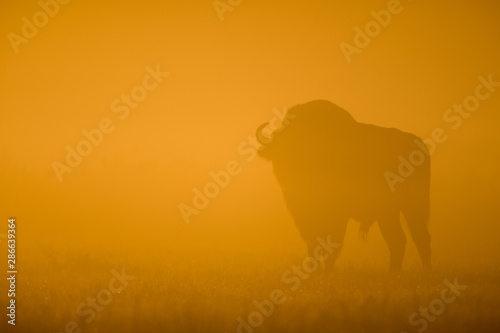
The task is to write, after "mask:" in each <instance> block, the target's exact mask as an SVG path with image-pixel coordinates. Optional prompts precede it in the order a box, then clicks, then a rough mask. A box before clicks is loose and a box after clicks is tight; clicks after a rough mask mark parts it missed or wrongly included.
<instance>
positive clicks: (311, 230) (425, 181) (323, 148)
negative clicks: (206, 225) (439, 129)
mask: <svg viewBox="0 0 500 333" xmlns="http://www.w3.org/2000/svg"><path fill="white" fill-rule="evenodd" d="M285 119H286V121H285V122H284V124H283V126H282V127H281V128H279V129H276V130H274V132H271V131H270V130H269V129H268V128H267V123H266V124H262V125H261V126H260V127H259V128H258V130H257V138H258V140H259V142H260V143H261V144H262V147H261V148H260V150H259V155H260V156H261V157H263V158H264V159H267V160H269V161H271V162H272V164H273V167H274V172H275V175H276V178H277V180H278V182H279V184H280V187H281V189H282V192H283V196H284V198H285V201H286V203H287V206H288V209H289V211H290V212H291V214H292V215H293V218H294V220H295V224H296V226H297V228H298V230H299V232H300V235H301V236H302V238H303V240H304V241H305V242H306V244H307V247H308V252H309V255H311V256H312V255H313V251H314V249H315V247H316V246H317V238H318V237H322V238H323V239H324V238H325V237H327V236H328V235H330V236H331V239H332V242H336V243H340V244H341V243H342V241H343V238H344V234H345V230H346V226H347V222H348V220H349V219H354V220H356V221H358V222H360V233H361V234H364V235H366V234H367V232H368V230H369V228H370V227H371V225H372V224H373V223H374V222H375V221H377V222H378V224H379V228H380V231H381V233H382V235H383V237H384V239H385V241H386V242H387V244H388V246H389V251H390V267H391V269H393V270H400V269H401V265H402V262H403V256H404V252H405V246H406V236H405V234H404V232H403V229H402V226H401V221H400V213H401V212H402V213H403V215H404V217H405V219H406V221H407V224H408V227H409V230H410V232H411V236H412V238H413V240H414V242H415V244H416V246H417V249H418V251H419V254H420V257H421V259H422V262H423V264H424V266H430V261H431V259H430V257H431V249H430V234H429V231H428V219H429V186H430V159H429V158H428V156H429V154H428V151H427V154H426V156H425V161H423V162H422V164H421V165H419V166H418V167H415V170H414V172H413V173H412V174H411V175H409V176H408V177H407V178H405V179H403V181H401V182H400V183H398V184H397V186H396V187H395V190H394V188H392V189H391V187H390V186H389V185H388V182H387V179H386V177H385V176H384V175H385V173H386V172H387V171H393V172H397V171H396V170H398V167H399V163H400V159H399V157H400V156H403V157H407V156H409V155H410V154H411V153H412V152H413V151H415V150H416V149H419V148H417V145H416V143H421V145H419V146H420V149H424V150H426V148H425V145H424V144H423V143H422V141H421V140H420V139H419V138H417V137H416V136H415V135H413V134H410V133H405V132H402V131H400V130H397V129H394V128H383V127H378V126H374V125H368V124H362V123H359V122H357V121H356V120H354V118H353V117H352V116H351V115H350V114H349V113H348V112H347V111H345V110H343V109H342V108H340V107H338V106H337V105H335V104H333V103H331V102H328V101H324V100H317V101H312V102H308V103H305V104H300V105H297V106H294V107H292V108H291V109H289V110H288V113H287V117H285ZM422 155H423V154H422ZM334 261H335V260H334V259H332V260H330V259H328V260H327V261H326V262H325V265H326V267H327V268H329V267H328V266H333V263H334Z"/></svg>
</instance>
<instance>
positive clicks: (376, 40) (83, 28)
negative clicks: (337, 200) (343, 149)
mask: <svg viewBox="0 0 500 333" xmlns="http://www.w3.org/2000/svg"><path fill="white" fill-rule="evenodd" d="M401 6H402V7H403V10H402V11H401V12H400V13H399V14H397V15H393V16H392V18H391V22H390V23H389V24H388V25H387V27H382V29H381V32H380V34H379V35H377V36H375V37H373V38H372V40H371V42H370V44H369V45H368V46H367V47H366V48H363V49H361V52H360V53H359V54H353V55H352V61H351V62H350V63H348V62H347V61H346V58H345V56H344V54H343V53H342V51H341V48H340V47H339V45H340V43H342V42H346V43H349V44H354V37H355V34H356V33H355V31H354V28H355V27H360V28H361V29H364V27H365V25H366V23H368V22H369V21H372V20H373V17H372V15H371V14H370V11H372V10H374V11H380V10H382V9H386V8H387V2H386V1H378V0H377V1H364V2H360V3H355V4H352V3H348V2H326V1H310V2H307V3H305V2H303V1H274V2H272V3H269V2H268V1H250V0H248V1H243V2H242V3H241V4H240V5H238V6H235V7H234V8H233V11H227V12H225V13H224V20H223V21H221V20H220V18H219V16H218V14H217V12H216V10H215V9H214V6H213V4H212V1H184V0H183V1H181V0H176V1H144V2H138V1H132V2H126V3H124V2H121V1H120V2H117V1H115V2H106V3H103V2H101V1H85V2H81V1H72V2H70V3H69V4H66V5H60V8H59V12H58V13H57V14H56V15H55V16H54V17H51V18H50V20H49V22H48V24H47V25H46V26H44V27H42V28H39V32H38V34H37V35H36V36H35V37H33V38H31V39H29V41H28V43H26V44H21V45H19V52H18V53H16V52H15V51H14V49H13V47H12V45H11V42H10V41H9V39H8V38H6V37H5V36H7V34H8V33H9V32H14V33H16V34H21V28H22V25H23V21H22V20H21V18H22V17H23V16H26V17H28V18H29V19H30V20H32V16H33V14H34V13H36V12H37V11H39V10H40V6H39V4H38V3H37V2H36V1H23V2H21V3H19V2H4V1H3V2H0V31H1V33H2V35H3V36H4V38H2V41H1V43H0V57H1V62H0V73H1V75H0V87H1V91H2V98H0V110H1V111H0V115H1V118H0V133H1V134H0V135H1V136H2V139H1V140H0V154H1V155H0V156H1V163H0V170H1V172H0V181H1V183H0V185H1V192H0V216H2V218H4V219H5V220H7V218H8V217H11V216H14V217H16V218H17V220H18V238H19V243H20V245H19V246H20V249H22V251H26V252H25V253H26V254H29V253H30V252H36V251H40V249H41V248H52V247H53V248H59V247H62V248H76V249H82V250H84V251H91V250H93V249H105V250H109V251H116V252H120V251H127V250H130V251H135V250H136V249H141V250H145V251H147V250H155V251H164V252H172V253H186V251H188V252H190V251H193V252H195V253H196V252H200V253H206V252H211V251H215V252H216V253H217V252H220V253H230V254H232V253H238V252H243V253H244V252H259V253H270V252H277V253H305V246H304V245H303V244H302V241H301V240H300V237H299V235H298V232H297V231H296V229H295V226H294V223H293V220H292V218H291V216H290V215H289V214H288V212H287V210H286V207H285V203H284V200H283V199H282V197H281V192H280V189H279V187H278V184H277V182H276V180H275V179H274V175H273V172H272V167H271V165H270V164H269V163H267V162H266V161H263V160H261V159H259V158H256V159H255V160H253V161H250V162H248V161H246V159H245V158H246V157H247V155H242V154H240V153H239V152H238V146H239V145H240V144H242V143H243V142H245V141H247V140H248V137H249V136H252V135H254V133H255V130H256V128H257V127H258V126H259V125H260V124H261V123H263V122H267V121H269V120H270V119H271V118H272V117H273V115H274V113H273V110H276V109H277V110H282V109H283V108H284V107H291V106H293V105H295V104H299V103H304V102H307V101H311V100H314V99H327V100H330V101H332V102H333V103H335V104H337V105H339V106H341V107H342V108H344V109H346V110H347V111H348V112H350V113H351V114H352V115H353V117H354V118H355V119H356V120H357V121H359V122H363V123H371V124H375V125H378V126H383V127H395V128H398V129H401V130H403V131H406V132H411V133H414V134H416V135H417V136H419V137H421V138H430V137H431V133H432V131H433V130H434V129H435V128H443V130H444V131H445V133H446V134H447V135H448V139H447V141H446V142H444V143H442V144H438V145H437V147H436V151H435V152H434V154H433V156H432V160H431V161H432V162H431V163H432V181H431V220H430V230H431V235H432V246H433V250H434V258H437V261H438V262H439V260H449V259H450V258H453V259H455V260H457V261H460V260H466V258H467V257H466V256H465V255H469V258H470V260H475V259H477V258H479V257H480V256H491V257H497V256H498V254H499V250H500V249H499V246H498V235H499V232H500V208H499V207H500V206H499V205H498V204H499V198H500V190H499V189H500V186H499V185H500V179H499V176H498V172H497V170H499V167H500V149H499V145H498V142H499V138H500V135H499V133H500V132H499V131H498V128H497V127H498V124H499V120H500V114H499V112H498V111H499V107H500V88H497V91H495V92H493V93H492V94H491V97H490V98H488V99H486V100H485V101H481V103H480V106H479V108H478V109H477V110H476V111H475V112H474V113H472V114H471V116H470V117H469V118H467V119H464V120H463V123H462V125H461V126H460V127H459V128H458V129H456V130H453V129H452V128H451V126H450V125H451V124H450V123H446V122H445V121H444V120H443V114H444V113H445V111H446V110H447V109H448V108H450V107H452V106H453V104H455V103H462V102H463V100H464V98H466V97H467V96H469V95H472V94H474V92H475V88H476V86H477V85H478V84H479V81H478V77H479V76H483V77H485V78H487V77H488V75H490V74H491V75H492V77H493V80H494V81H496V82H498V81H500V63H499V61H498V59H500V47H499V44H498V41H499V37H500V21H499V20H498V14H499V13H500V5H499V4H498V3H497V2H495V1H491V0H490V1H486V0H482V1H474V2H473V1H441V2H439V3H434V2H430V1H421V0H420V1H412V2H409V1H402V2H401ZM157 65H158V66H159V67H160V68H161V70H162V71H165V72H169V73H170V75H169V76H168V77H166V78H165V79H164V80H163V82H161V83H160V84H159V85H158V87H157V88H155V89H153V90H152V91H149V92H148V96H147V98H146V99H145V100H144V101H142V102H140V103H139V105H138V107H137V108H136V109H133V110H131V111H130V115H129V116H128V117H127V118H126V119H124V120H120V118H119V114H117V113H114V112H113V111H112V109H111V104H112V102H113V101H114V100H116V99H117V98H120V96H121V95H122V94H130V92H131V89H132V88H134V87H135V86H137V85H139V84H141V83H142V80H143V78H144V76H145V75H146V74H147V71H146V67H147V66H150V67H152V68H155V67H156V66H157ZM103 118H109V119H111V120H112V121H113V123H114V125H115V126H116V128H115V130H114V131H113V132H112V133H109V134H105V135H104V138H103V141H102V143H101V144H100V145H98V146H97V147H94V149H93V151H92V153H90V154H89V155H88V156H86V157H84V158H83V161H82V163H81V164H80V165H79V166H78V167H76V168H74V170H73V172H71V173H65V174H64V175H63V181H62V182H59V180H58V178H57V176H56V173H55V172H54V170H53V167H52V163H53V162H54V161H57V162H59V163H65V158H66V149H65V147H66V146H68V145H69V146H70V147H73V148H75V147H76V146H77V144H78V143H79V142H80V141H81V140H83V139H85V137H84V135H83V134H82V130H84V129H85V130H91V129H94V128H97V127H98V126H99V122H100V121H101V120H102V119H103ZM231 160H237V161H238V162H239V163H240V166H241V169H242V171H241V173H240V174H239V175H237V176H234V177H232V178H231V182H230V184H229V185H228V186H227V188H224V189H222V190H221V191H220V194H219V195H218V196H217V197H215V198H213V199H210V203H209V205H208V206H207V208H205V209H202V210H201V211H200V214H199V215H196V216H192V218H191V223H190V224H186V223H185V221H184V219H183V218H182V215H181V213H180V212H179V204H181V203H185V204H188V205H191V206H192V200H193V195H194V194H193V188H198V189H202V188H203V186H204V185H205V184H206V183H207V182H210V181H212V180H211V178H210V176H209V173H210V172H211V171H214V172H217V171H220V170H223V169H225V168H226V165H227V163H228V162H229V161H231ZM367 167H369V166H367ZM5 222H6V221H5ZM6 230H7V223H5V225H4V226H3V227H2V228H1V229H0V232H3V233H5V232H6ZM408 243H409V245H408V249H409V251H410V257H409V258H410V259H408V258H407V259H405V264H408V263H411V264H419V262H417V260H418V259H417V258H416V255H415V252H416V251H415V250H414V249H413V247H414V245H413V243H412V242H408ZM384 251H386V252H384ZM412 251H413V256H412V255H411V253H412ZM21 253H22V252H21ZM360 253H362V254H363V255H362V256H359V254H360ZM343 257H344V259H345V260H347V259H348V260H358V261H363V260H371V259H373V260H380V261H384V260H388V256H387V249H386V245H385V244H384V243H383V241H382V239H381V236H380V234H379V232H378V228H377V227H376V226H374V227H373V228H372V230H371V231H370V234H369V236H368V244H363V243H362V242H361V241H359V240H357V226H356V224H355V223H352V224H351V225H350V228H349V230H348V235H347V239H346V247H345V248H344V252H343Z"/></svg>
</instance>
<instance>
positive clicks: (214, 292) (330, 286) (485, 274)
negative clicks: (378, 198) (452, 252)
mask: <svg viewBox="0 0 500 333" xmlns="http://www.w3.org/2000/svg"><path fill="white" fill-rule="evenodd" d="M24 262H25V263H24V265H23V266H22V267H19V271H20V274H19V275H18V282H17V283H18V285H17V288H18V291H19V293H18V297H17V304H18V309H17V311H18V312H17V325H16V327H15V329H12V327H10V325H9V327H7V324H6V323H5V322H6V321H5V320H3V322H2V327H3V328H5V330H4V329H2V331H7V330H9V331H16V332H54V333H55V332H66V330H65V325H66V324H67V323H68V322H70V321H74V322H75V323H76V325H78V327H76V328H75V329H74V330H73V332H79V330H81V332H122V333H127V332H221V333H223V332H228V333H231V332H398V333H399V332H418V329H419V328H423V324H419V325H415V326H412V325H410V323H409V316H410V315H411V314H412V313H414V312H416V311H419V308H420V307H429V305H430V304H431V302H432V301H433V300H436V299H439V298H441V292H442V290H443V289H445V288H446V285H445V283H444V280H446V279H447V280H449V281H453V280H454V279H455V278H457V279H458V282H459V283H460V284H465V285H467V289H466V290H464V291H462V294H461V295H460V296H458V297H456V299H455V300H454V301H453V302H451V303H450V304H446V306H445V308H444V311H442V313H440V314H439V315H437V316H435V319H433V321H430V320H427V327H426V328H425V330H424V331H425V332H499V331H500V330H499V329H500V284H499V281H500V279H499V278H500V268H499V266H498V260H497V259H483V260H472V261H470V262H468V263H465V262H463V261H459V260H456V261H454V262H453V261H451V260H450V259H448V260H444V259H443V260H442V261H441V262H439V263H438V264H437V265H436V266H435V267H434V269H433V270H432V271H431V272H428V273H425V272H423V271H422V270H421V269H420V268H419V267H410V268H406V269H404V270H403V271H402V272H401V274H400V275H399V276H396V275H391V274H389V273H388V272H387V270H386V267H385V266H383V265H381V264H379V263H372V264H370V263H360V262H348V261H345V260H344V261H342V260H341V261H340V262H339V264H338V265H337V267H336V271H335V273H334V274H333V275H331V276H326V275H325V274H323V273H322V272H321V271H320V270H319V269H318V270H317V271H314V272H312V273H311V274H310V276H309V277H308V278H305V279H300V281H301V283H300V288H298V289H297V290H291V288H290V287H291V284H290V283H285V282H284V281H283V280H282V275H283V273H284V272H286V271H287V270H290V269H291V268H292V266H294V265H297V264H300V263H301V262H302V258H301V257H295V256H291V255H268V256H261V255H255V254H254V255H251V254H250V255H249V254H247V255H243V254H232V255H227V254H226V255H220V254H219V255H210V254H207V253H204V254H203V253H200V254H197V255H195V254H191V255H188V254H184V255H174V254H170V255H169V254H166V253H154V254H151V253H150V254H147V253H142V254H137V253H135V254H134V253H128V254H124V253H121V254H112V253H104V252H102V253H97V252H95V253H93V254H90V253H88V252H85V253H83V252H76V251H69V252H66V253H64V252H62V251H53V252H51V253H49V252H47V251H45V252H44V251H41V252H40V253H38V254H36V255H35V254H33V256H31V257H30V258H25V259H24ZM122 267H124V268H125V271H126V272H127V274H131V275H134V276H135V278H134V279H133V280H131V281H130V282H129V284H128V285H127V286H126V287H124V289H123V290H122V291H121V292H119V293H115V294H112V295H113V298H112V300H111V301H110V302H109V304H107V305H104V306H103V309H102V311H100V312H97V311H96V316H95V318H94V319H93V320H91V321H90V322H89V323H87V322H85V319H88V316H81V315H78V314H77V308H78V306H79V305H80V304H81V303H84V302H87V299H88V298H89V297H90V298H92V297H94V298H95V297H96V295H97V294H98V293H99V292H100V290H102V289H104V288H108V285H109V282H110V280H111V279H112V278H113V274H112V273H111V271H112V270H113V269H116V270H118V271H121V269H122ZM274 289H280V290H282V291H283V293H284V297H285V298H286V300H285V302H284V303H283V304H279V305H274V310H273V312H272V314H270V315H269V317H266V316H262V319H263V320H262V321H263V322H262V324H261V325H259V326H258V327H255V328H254V327H251V326H247V327H246V328H243V329H240V330H239V331H238V321H237V319H238V318H239V317H241V318H244V319H245V320H246V321H247V320H248V315H249V314H250V313H251V312H253V311H256V310H257V307H256V305H255V304H254V301H258V302H262V301H264V300H267V299H270V293H271V292H272V291H273V290H274ZM2 299H5V298H2ZM436 302H438V301H434V303H436ZM3 305H4V304H2V308H4V309H5V307H3ZM256 318H257V319H259V318H258V317H256ZM419 318H422V317H419ZM71 331H72V330H68V332H71Z"/></svg>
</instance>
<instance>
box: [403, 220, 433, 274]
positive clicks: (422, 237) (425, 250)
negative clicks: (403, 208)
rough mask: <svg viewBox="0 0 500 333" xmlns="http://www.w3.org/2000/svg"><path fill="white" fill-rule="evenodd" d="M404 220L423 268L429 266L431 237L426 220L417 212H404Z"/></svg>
mask: <svg viewBox="0 0 500 333" xmlns="http://www.w3.org/2000/svg"><path fill="white" fill-rule="evenodd" d="M405 218H406V221H407V223H408V227H409V229H410V233H411V237H412V238H413V241H414V242H415V245H416V246H417V250H418V253H419V254H420V258H421V259H422V263H423V265H424V267H425V268H430V266H431V235H430V233H429V229H428V226H427V218H426V217H425V216H421V214H419V212H418V211H414V212H411V211H409V212H405Z"/></svg>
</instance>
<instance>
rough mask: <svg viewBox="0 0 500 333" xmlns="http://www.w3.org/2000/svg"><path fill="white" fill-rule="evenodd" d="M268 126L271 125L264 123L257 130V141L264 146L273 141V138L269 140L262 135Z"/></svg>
mask: <svg viewBox="0 0 500 333" xmlns="http://www.w3.org/2000/svg"><path fill="white" fill-rule="evenodd" d="M267 125H269V123H264V124H262V125H260V126H259V128H257V133H256V134H255V136H256V137H257V141H259V143H260V144H262V145H267V144H269V143H271V142H272V141H273V138H272V136H271V137H270V138H268V137H266V136H264V134H263V133H262V132H263V131H264V128H266V127H267Z"/></svg>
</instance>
